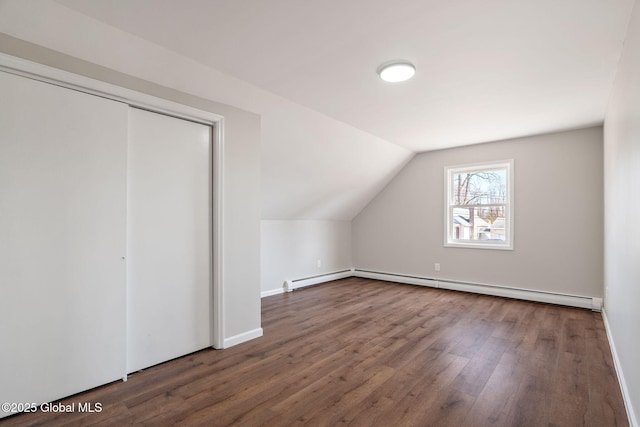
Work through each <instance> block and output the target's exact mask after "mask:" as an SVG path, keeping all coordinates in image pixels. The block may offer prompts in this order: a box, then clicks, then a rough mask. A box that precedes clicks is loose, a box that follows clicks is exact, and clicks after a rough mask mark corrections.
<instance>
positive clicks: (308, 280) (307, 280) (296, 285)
mask: <svg viewBox="0 0 640 427" xmlns="http://www.w3.org/2000/svg"><path fill="white" fill-rule="evenodd" d="M347 277H353V268H350V269H347V270H341V271H335V272H332V273H324V274H318V275H317V276H309V277H304V278H301V279H294V280H285V282H284V290H285V291H286V292H291V291H293V290H294V289H300V288H304V287H305V286H311V285H317V284H318V283H324V282H330V281H332V280H338V279H345V278H347Z"/></svg>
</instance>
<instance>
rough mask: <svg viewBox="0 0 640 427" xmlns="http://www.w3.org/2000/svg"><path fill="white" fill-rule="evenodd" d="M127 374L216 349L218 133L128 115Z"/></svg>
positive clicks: (148, 116) (145, 114)
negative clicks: (214, 165)
mask: <svg viewBox="0 0 640 427" xmlns="http://www.w3.org/2000/svg"><path fill="white" fill-rule="evenodd" d="M127 170H128V178H127V186H128V196H127V199H128V202H127V203H128V208H127V227H128V228H127V241H128V243H127V354H128V372H133V371H136V370H139V369H142V368H145V367H148V366H152V365H155V364H157V363H160V362H164V361H166V360H169V359H173V358H175V357H178V356H182V355H184V354H187V353H191V352H193V351H196V350H200V349H202V348H205V347H208V346H210V345H211V305H212V304H211V302H212V299H211V173H210V172H211V128H210V127H208V126H205V125H201V124H197V123H192V122H189V121H185V120H181V119H176V118H173V117H168V116H164V115H160V114H156V113H151V112H148V111H144V110H138V109H135V108H131V109H130V110H129V148H128V165H127Z"/></svg>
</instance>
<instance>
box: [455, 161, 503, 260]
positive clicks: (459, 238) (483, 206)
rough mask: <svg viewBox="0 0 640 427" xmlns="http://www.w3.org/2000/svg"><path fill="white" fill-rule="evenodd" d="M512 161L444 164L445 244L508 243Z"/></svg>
mask: <svg viewBox="0 0 640 427" xmlns="http://www.w3.org/2000/svg"><path fill="white" fill-rule="evenodd" d="M511 169H512V162H511V161H510V162H505V163H498V164H492V165H486V167H481V166H479V165H475V166H474V165H472V166H468V167H452V168H446V179H447V188H446V189H445V191H446V192H447V193H446V194H447V240H446V241H445V244H447V243H449V244H452V243H453V244H454V245H455V244H456V243H471V244H473V243H476V242H477V243H483V244H487V245H496V246H502V247H500V248H501V249H502V248H504V246H509V247H510V246H511V235H510V234H511V233H510V230H509V228H510V227H509V226H510V224H511V223H512V218H510V217H511V212H512V209H511V197H510V189H509V186H510V183H511V179H510V174H511Z"/></svg>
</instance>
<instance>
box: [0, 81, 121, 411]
mask: <svg viewBox="0 0 640 427" xmlns="http://www.w3.org/2000/svg"><path fill="white" fill-rule="evenodd" d="M0 94H1V95H0V98H1V101H0V294H1V295H0V402H16V403H24V402H34V403H38V404H39V403H43V402H47V401H50V400H53V399H58V398H60V397H64V396H67V395H71V394H74V393H77V392H80V391H82V390H86V389H88V388H92V387H95V386H98V385H101V384H104V383H107V382H110V381H113V380H116V379H119V378H122V377H123V376H124V374H125V372H126V371H125V370H126V360H125V355H126V349H125V344H126V340H125V334H124V332H125V327H126V323H125V314H126V308H125V307H126V301H125V298H126V289H125V274H126V270H125V262H124V260H123V257H124V255H125V249H126V241H125V237H126V232H125V230H126V229H125V221H126V205H125V203H126V193H125V191H126V140H127V114H128V106H126V105H124V104H121V103H118V102H114V101H108V100H105V99H103V98H99V97H96V96H92V95H87V94H84V93H80V92H76V91H73V90H68V89H63V88H60V87H57V86H53V85H50V84H46V83H42V82H37V81H34V80H30V79H27V78H24V77H19V76H15V75H11V74H7V73H4V72H0ZM6 415H9V414H8V413H7V412H2V411H0V417H2V416H6Z"/></svg>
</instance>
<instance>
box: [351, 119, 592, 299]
mask: <svg viewBox="0 0 640 427" xmlns="http://www.w3.org/2000/svg"><path fill="white" fill-rule="evenodd" d="M503 159H514V161H515V169H514V178H515V198H514V199H515V218H514V219H515V232H514V248H515V249H514V250H513V251H504V250H487V249H465V248H449V247H447V248H445V247H443V240H444V231H443V227H444V219H443V218H444V207H443V204H444V177H443V175H444V171H443V170H444V167H445V166H446V165H459V164H467V163H474V162H485V161H495V160H503ZM602 193H603V190H602V128H601V127H595V128H588V129H582V130H576V131H570V132H562V133H554V134H547V135H539V136H533V137H527V138H520V139H514V140H507V141H501V142H492V143H487V144H480V145H473V146H468V147H461V148H454V149H449V150H442V151H433V152H426V153H423V154H419V155H417V156H416V157H415V158H414V159H413V160H412V161H411V162H410V163H409V164H408V165H407V166H406V167H405V168H404V169H403V170H402V171H401V172H400V173H399V174H398V175H397V176H396V178H395V179H394V180H393V181H392V182H391V183H390V184H389V185H388V186H387V187H386V188H385V189H384V190H383V191H382V192H381V193H380V194H379V195H378V196H377V197H376V198H375V199H374V200H373V201H372V202H371V203H370V204H369V205H368V206H367V207H366V208H365V209H364V210H363V211H362V212H361V213H360V214H359V215H358V216H357V217H356V218H355V219H354V221H353V224H352V227H353V253H354V264H355V265H354V267H356V268H358V269H366V270H374V271H381V272H388V273H398V274H407V275H417V276H423V277H429V278H438V279H448V280H457V281H468V282H475V283H484V284H493V285H501V286H510V287H517V288H524V289H533V290H540V291H549V292H555V293H565V294H571V295H580V296H587V297H602V293H603V290H602V289H603V285H602V284H603V272H602V264H603V262H602V256H603V255H602V254H603V251H602V239H603V237H602V234H603V232H602V221H603V207H602V201H603V194H602ZM435 263H440V265H441V271H439V272H436V271H435V269H434V264H435Z"/></svg>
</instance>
